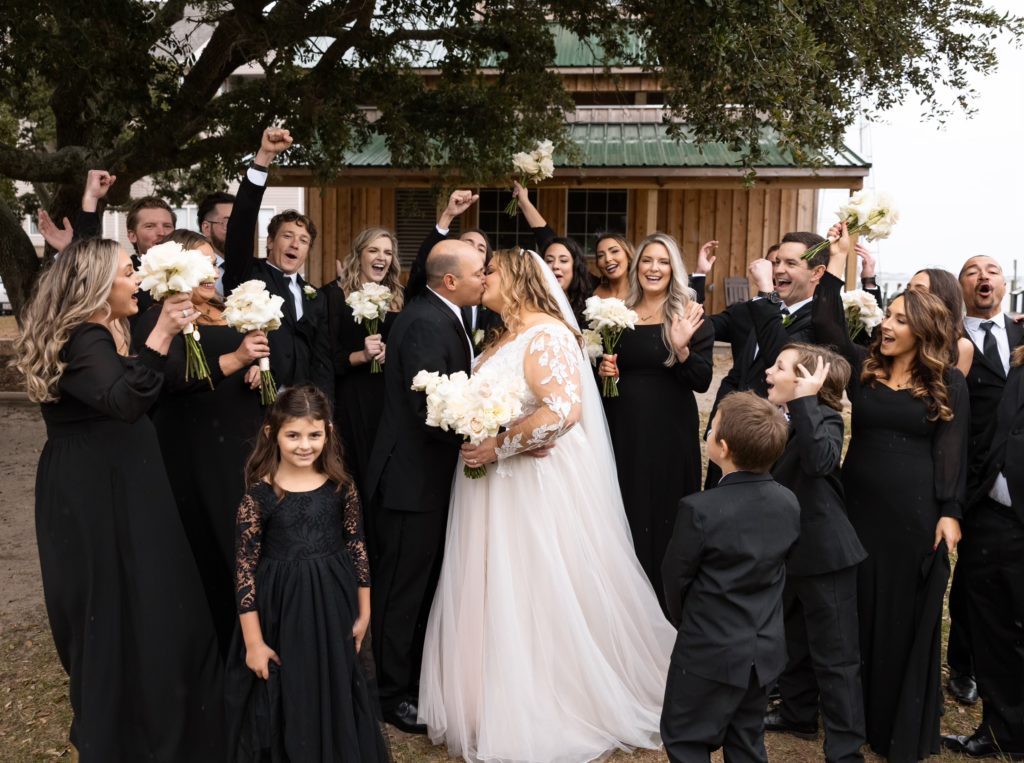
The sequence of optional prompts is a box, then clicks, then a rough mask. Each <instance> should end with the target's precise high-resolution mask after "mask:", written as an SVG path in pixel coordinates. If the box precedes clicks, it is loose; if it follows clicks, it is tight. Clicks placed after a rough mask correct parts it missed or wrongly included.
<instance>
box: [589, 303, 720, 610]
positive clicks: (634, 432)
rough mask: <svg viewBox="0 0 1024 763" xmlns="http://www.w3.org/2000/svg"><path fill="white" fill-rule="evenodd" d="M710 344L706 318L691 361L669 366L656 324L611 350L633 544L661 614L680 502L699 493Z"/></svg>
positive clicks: (618, 455) (615, 420) (612, 401)
mask: <svg viewBox="0 0 1024 763" xmlns="http://www.w3.org/2000/svg"><path fill="white" fill-rule="evenodd" d="M714 346H715V331H714V328H712V326H711V323H710V321H705V322H704V323H703V324H702V325H701V326H700V328H698V329H697V332H696V333H695V334H694V336H693V339H691V340H690V357H689V358H687V359H686V362H685V363H676V364H675V365H674V366H672V367H671V368H668V367H666V366H665V358H666V357H668V350H667V349H666V347H665V343H664V342H663V341H662V338H661V324H660V323H659V324H657V325H654V326H642V325H638V326H637V327H636V328H635V329H633V330H632V331H629V330H627V331H624V332H623V333H622V338H621V339H620V340H619V344H618V347H617V348H616V352H617V353H618V356H619V359H618V363H619V397H613V398H604V404H605V413H606V414H607V416H608V428H609V429H610V430H611V436H612V445H613V446H614V448H615V465H616V468H617V470H618V475H619V488H620V490H621V491H622V502H623V504H625V508H626V518H627V519H628V520H629V527H630V530H631V531H632V533H633V545H634V547H635V548H636V555H637V559H639V560H640V564H641V566H643V568H644V572H646V573H647V577H648V578H649V579H650V581H651V584H652V585H653V586H654V591H655V593H656V594H657V595H658V601H659V602H661V606H662V609H665V592H664V588H663V586H662V583H661V562H662V559H664V557H665V549H666V548H668V542H669V540H670V539H671V538H672V527H673V525H674V524H675V519H676V513H677V510H678V506H679V499H680V498H682V497H683V496H685V495H689V494H690V493H694V492H696V491H698V490H700V484H701V473H700V467H701V461H700V416H699V414H698V411H697V400H696V398H695V397H694V394H693V393H694V392H704V391H706V390H707V389H708V387H709V386H710V385H711V376H712V373H713V366H714V361H713V359H712V353H713V351H714Z"/></svg>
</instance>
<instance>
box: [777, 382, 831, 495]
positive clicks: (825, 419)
mask: <svg viewBox="0 0 1024 763" xmlns="http://www.w3.org/2000/svg"><path fill="white" fill-rule="evenodd" d="M787 408H788V409H789V416H790V421H792V422H793V429H794V431H795V433H796V434H795V437H796V443H797V449H798V451H799V453H800V468H801V470H802V471H803V472H804V474H807V475H810V476H812V477H827V476H828V475H829V474H832V472H834V471H835V470H836V469H838V468H839V463H840V461H841V460H842V455H843V417H842V416H840V415H839V414H837V413H836V412H835V411H833V410H832V409H831V408H828V407H827V406H825V405H822V403H821V401H820V400H818V398H817V397H816V396H815V395H808V396H806V397H798V398H796V399H795V400H790V401H789V403H788V404H787Z"/></svg>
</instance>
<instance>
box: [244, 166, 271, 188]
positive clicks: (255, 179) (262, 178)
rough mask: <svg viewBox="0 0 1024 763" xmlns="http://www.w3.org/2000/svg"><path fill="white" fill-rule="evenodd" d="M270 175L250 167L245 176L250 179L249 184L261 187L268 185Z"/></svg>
mask: <svg viewBox="0 0 1024 763" xmlns="http://www.w3.org/2000/svg"><path fill="white" fill-rule="evenodd" d="M268 175H269V173H267V172H264V171H263V170H258V169H256V168H255V167H250V168H249V169H247V170H246V171H245V176H246V177H247V178H249V182H250V183H252V184H253V185H258V186H260V187H262V186H265V185H266V184H267V177H268Z"/></svg>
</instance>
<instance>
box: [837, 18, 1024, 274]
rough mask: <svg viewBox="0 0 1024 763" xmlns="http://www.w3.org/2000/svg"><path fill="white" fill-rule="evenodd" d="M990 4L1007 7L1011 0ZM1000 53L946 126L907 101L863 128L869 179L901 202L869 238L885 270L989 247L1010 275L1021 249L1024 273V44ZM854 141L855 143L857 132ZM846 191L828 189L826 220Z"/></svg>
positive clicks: (958, 257)
mask: <svg viewBox="0 0 1024 763" xmlns="http://www.w3.org/2000/svg"><path fill="white" fill-rule="evenodd" d="M994 5H995V6H996V7H997V8H1001V9H1003V10H1009V9H1010V6H1011V2H1009V1H1008V0H1003V2H996V3H994ZM1018 10H1019V9H1018ZM998 53H999V70H998V71H997V72H996V73H995V74H993V75H991V76H989V77H975V78H974V87H975V90H976V91H977V93H978V97H977V99H976V100H975V101H974V105H975V107H976V109H977V111H976V113H975V114H974V116H973V117H971V118H968V117H965V116H963V115H962V113H958V114H956V115H955V116H953V117H952V118H950V119H948V120H947V122H946V124H945V125H944V126H943V125H939V124H937V123H936V122H934V121H931V122H929V121H923V120H921V118H920V114H921V111H922V108H921V106H920V105H919V104H917V103H908V104H906V105H904V106H902V107H901V108H899V109H896V110H894V111H892V112H889V113H888V114H886V115H885V121H884V122H882V123H879V122H875V123H872V124H870V125H868V126H867V127H866V128H865V129H864V131H863V133H862V134H863V143H862V144H861V145H860V148H861V149H862V151H863V153H864V154H865V155H866V157H867V158H868V159H869V160H870V161H871V162H872V164H873V165H874V166H873V168H872V170H871V175H870V176H869V177H868V178H867V182H866V183H865V185H866V186H869V187H870V186H873V187H874V188H876V189H878V190H884V191H888V192H890V193H891V194H892V195H893V197H894V198H895V200H896V203H897V206H898V208H899V210H900V222H899V224H898V225H897V227H896V228H895V229H894V232H893V234H892V236H891V237H890V238H889V239H888V240H885V241H879V242H876V243H875V244H874V245H873V248H874V249H875V250H876V251H877V253H878V256H879V269H880V271H882V272H885V273H889V274H900V273H913V272H914V271H916V270H918V269H920V268H923V267H929V266H938V267H944V268H946V269H948V270H951V271H953V272H954V273H956V272H957V271H958V270H959V269H960V265H961V264H962V263H963V261H964V260H965V259H966V258H967V257H969V256H971V255H973V254H990V255H992V256H994V257H996V258H997V259H998V260H999V261H1000V262H1001V263H1002V265H1003V269H1004V271H1005V273H1006V276H1007V280H1009V279H1010V277H1011V276H1012V274H1013V261H1014V260H1015V259H1016V260H1017V265H1018V273H1020V274H1021V277H1022V278H1024V245H1022V242H1024V236H1022V235H1021V233H1020V231H1021V226H1022V225H1024V50H1020V49H1016V48H1014V47H1013V46H1012V45H1010V44H1008V43H1007V42H1005V41H1003V42H1002V43H1001V44H1000V45H999V47H998ZM848 143H849V145H850V147H851V148H852V149H854V150H855V151H856V150H857V149H858V136H857V134H856V132H854V133H853V134H851V135H850V139H849V141H848ZM837 193H838V196H837V195H836V194H837ZM844 196H845V192H825V193H824V194H823V197H822V199H821V206H820V209H821V212H820V220H819V226H820V227H821V228H822V230H825V229H827V227H828V226H829V225H830V224H831V223H832V222H834V221H835V215H834V212H835V209H836V208H837V206H838V203H839V201H840V200H841V199H842V198H843V197H844Z"/></svg>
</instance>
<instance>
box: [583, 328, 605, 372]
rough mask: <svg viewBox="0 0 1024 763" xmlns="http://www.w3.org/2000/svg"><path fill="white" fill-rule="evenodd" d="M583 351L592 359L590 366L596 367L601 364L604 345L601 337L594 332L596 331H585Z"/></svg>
mask: <svg viewBox="0 0 1024 763" xmlns="http://www.w3.org/2000/svg"><path fill="white" fill-rule="evenodd" d="M583 349H584V350H586V352H587V357H588V358H590V365H592V366H596V365H597V364H598V363H599V362H601V356H602V355H604V345H603V343H602V340H601V335H600V334H599V333H598V332H596V331H594V329H583Z"/></svg>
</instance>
